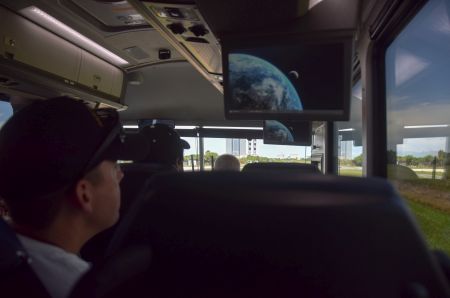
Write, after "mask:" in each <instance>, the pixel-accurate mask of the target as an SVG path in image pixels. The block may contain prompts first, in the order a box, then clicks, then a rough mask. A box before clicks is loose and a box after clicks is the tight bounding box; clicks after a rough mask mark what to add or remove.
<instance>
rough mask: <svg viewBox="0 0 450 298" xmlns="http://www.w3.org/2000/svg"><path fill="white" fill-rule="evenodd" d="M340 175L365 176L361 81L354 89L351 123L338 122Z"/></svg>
mask: <svg viewBox="0 0 450 298" xmlns="http://www.w3.org/2000/svg"><path fill="white" fill-rule="evenodd" d="M336 129H337V134H336V135H337V144H338V171H339V172H338V173H339V175H343V176H362V175H363V164H362V162H363V147H362V133H361V132H362V85H361V80H359V81H358V82H357V83H356V84H355V85H354V86H353V89H352V99H351V110H350V121H347V122H336Z"/></svg>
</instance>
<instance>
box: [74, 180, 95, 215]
mask: <svg viewBox="0 0 450 298" xmlns="http://www.w3.org/2000/svg"><path fill="white" fill-rule="evenodd" d="M93 198H94V194H93V185H92V183H91V182H90V181H89V180H86V179H80V180H79V181H78V182H77V184H76V185H75V200H76V204H77V205H78V206H79V207H80V208H81V209H83V211H86V212H89V213H91V212H92V210H93Z"/></svg>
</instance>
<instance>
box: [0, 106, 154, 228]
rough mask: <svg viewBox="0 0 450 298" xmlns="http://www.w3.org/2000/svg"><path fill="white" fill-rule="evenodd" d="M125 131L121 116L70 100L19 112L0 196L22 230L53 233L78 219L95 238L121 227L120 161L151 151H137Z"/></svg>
mask: <svg viewBox="0 0 450 298" xmlns="http://www.w3.org/2000/svg"><path fill="white" fill-rule="evenodd" d="M120 127H121V126H120V122H119V118H118V114H117V112H116V111H115V110H112V109H98V110H96V111H93V110H91V109H89V108H88V107H87V106H86V105H85V104H84V103H82V102H80V101H75V100H72V99H70V98H66V97H61V98H53V99H49V100H44V101H37V102H34V103H32V104H31V105H29V106H27V107H25V108H23V109H22V110H20V111H18V112H17V113H16V114H14V115H13V116H12V117H11V118H10V119H9V120H8V121H7V122H6V123H5V125H4V126H3V127H2V129H1V130H0V169H1V171H0V196H1V197H2V198H3V199H4V200H5V202H6V204H7V206H8V209H9V212H10V216H11V218H12V220H13V222H14V224H16V225H17V226H22V227H25V228H27V229H33V230H45V229H49V228H51V227H52V225H55V224H58V223H61V222H67V221H69V220H76V221H77V222H78V223H79V226H77V228H80V229H86V231H87V232H89V233H91V234H92V235H91V236H93V235H94V234H95V233H97V232H99V231H101V230H103V229H105V228H107V227H109V226H111V225H113V224H114V223H115V222H116V221H117V219H118V212H119V206H120V190H119V182H120V180H121V178H122V175H123V174H122V172H121V171H120V168H119V167H118V166H117V163H116V161H117V160H118V159H130V160H132V159H138V158H141V157H142V156H143V153H144V151H145V150H146V148H142V146H134V147H130V146H129V145H130V144H129V138H131V137H126V138H124V137H121V136H120V134H119V133H120ZM143 145H145V143H143ZM67 228H68V229H73V228H74V227H70V226H69V227H67Z"/></svg>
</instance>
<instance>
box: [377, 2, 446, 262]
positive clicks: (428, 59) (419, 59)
mask: <svg viewBox="0 0 450 298" xmlns="http://www.w3.org/2000/svg"><path fill="white" fill-rule="evenodd" d="M449 12H450V1H449V0H431V1H429V2H428V3H427V4H426V5H425V6H424V7H423V8H422V10H421V11H420V12H419V13H418V14H417V15H416V16H415V18H414V19H413V20H412V21H411V22H410V23H409V24H408V25H407V26H406V27H405V28H404V29H403V31H402V32H401V33H400V34H399V36H398V37H397V38H396V39H395V41H394V42H393V43H392V44H391V45H390V46H389V48H388V49H387V52H386V62H385V63H386V98H387V111H386V112H387V150H388V165H387V170H388V176H389V178H390V179H392V180H393V181H394V182H395V185H396V186H397V187H398V189H399V191H400V192H401V194H402V195H403V197H404V198H406V199H407V201H408V202H409V204H410V206H411V208H412V210H413V211H414V212H415V213H416V216H417V218H418V220H419V222H420V223H421V225H422V228H423V230H424V232H425V234H426V236H427V237H428V240H429V242H430V244H431V246H432V247H435V248H440V249H444V250H446V251H447V252H448V253H450V154H449V153H450V143H449V137H450V117H449V115H450V84H449V79H448V78H449V77H450V56H449V53H450V13H449Z"/></svg>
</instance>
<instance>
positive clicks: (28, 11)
mask: <svg viewBox="0 0 450 298" xmlns="http://www.w3.org/2000/svg"><path fill="white" fill-rule="evenodd" d="M20 13H21V14H22V15H23V16H26V17H27V18H29V19H30V20H32V21H34V22H36V23H37V24H39V25H41V26H42V27H44V28H46V29H47V30H49V31H51V32H53V33H55V34H56V35H59V36H61V37H63V38H65V39H67V40H69V41H70V42H72V43H74V44H76V45H78V46H79V47H81V48H83V49H85V50H87V51H89V52H91V53H92V54H94V55H97V56H98V57H100V58H102V59H104V60H106V61H109V62H111V63H112V64H115V65H126V64H128V62H127V61H126V60H124V59H122V58H120V57H119V56H117V55H116V54H114V53H112V52H110V51H108V50H107V49H105V48H104V47H102V46H100V45H99V44H97V43H96V42H94V41H92V40H91V39H89V38H87V37H86V36H84V35H82V34H80V33H79V32H77V31H75V30H74V29H72V28H70V27H69V26H67V25H66V24H64V23H62V22H60V21H58V20H57V19H55V18H54V17H52V16H51V15H49V14H47V13H46V12H44V11H42V10H40V9H39V8H37V7H36V6H29V7H27V8H24V9H22V10H20Z"/></svg>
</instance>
